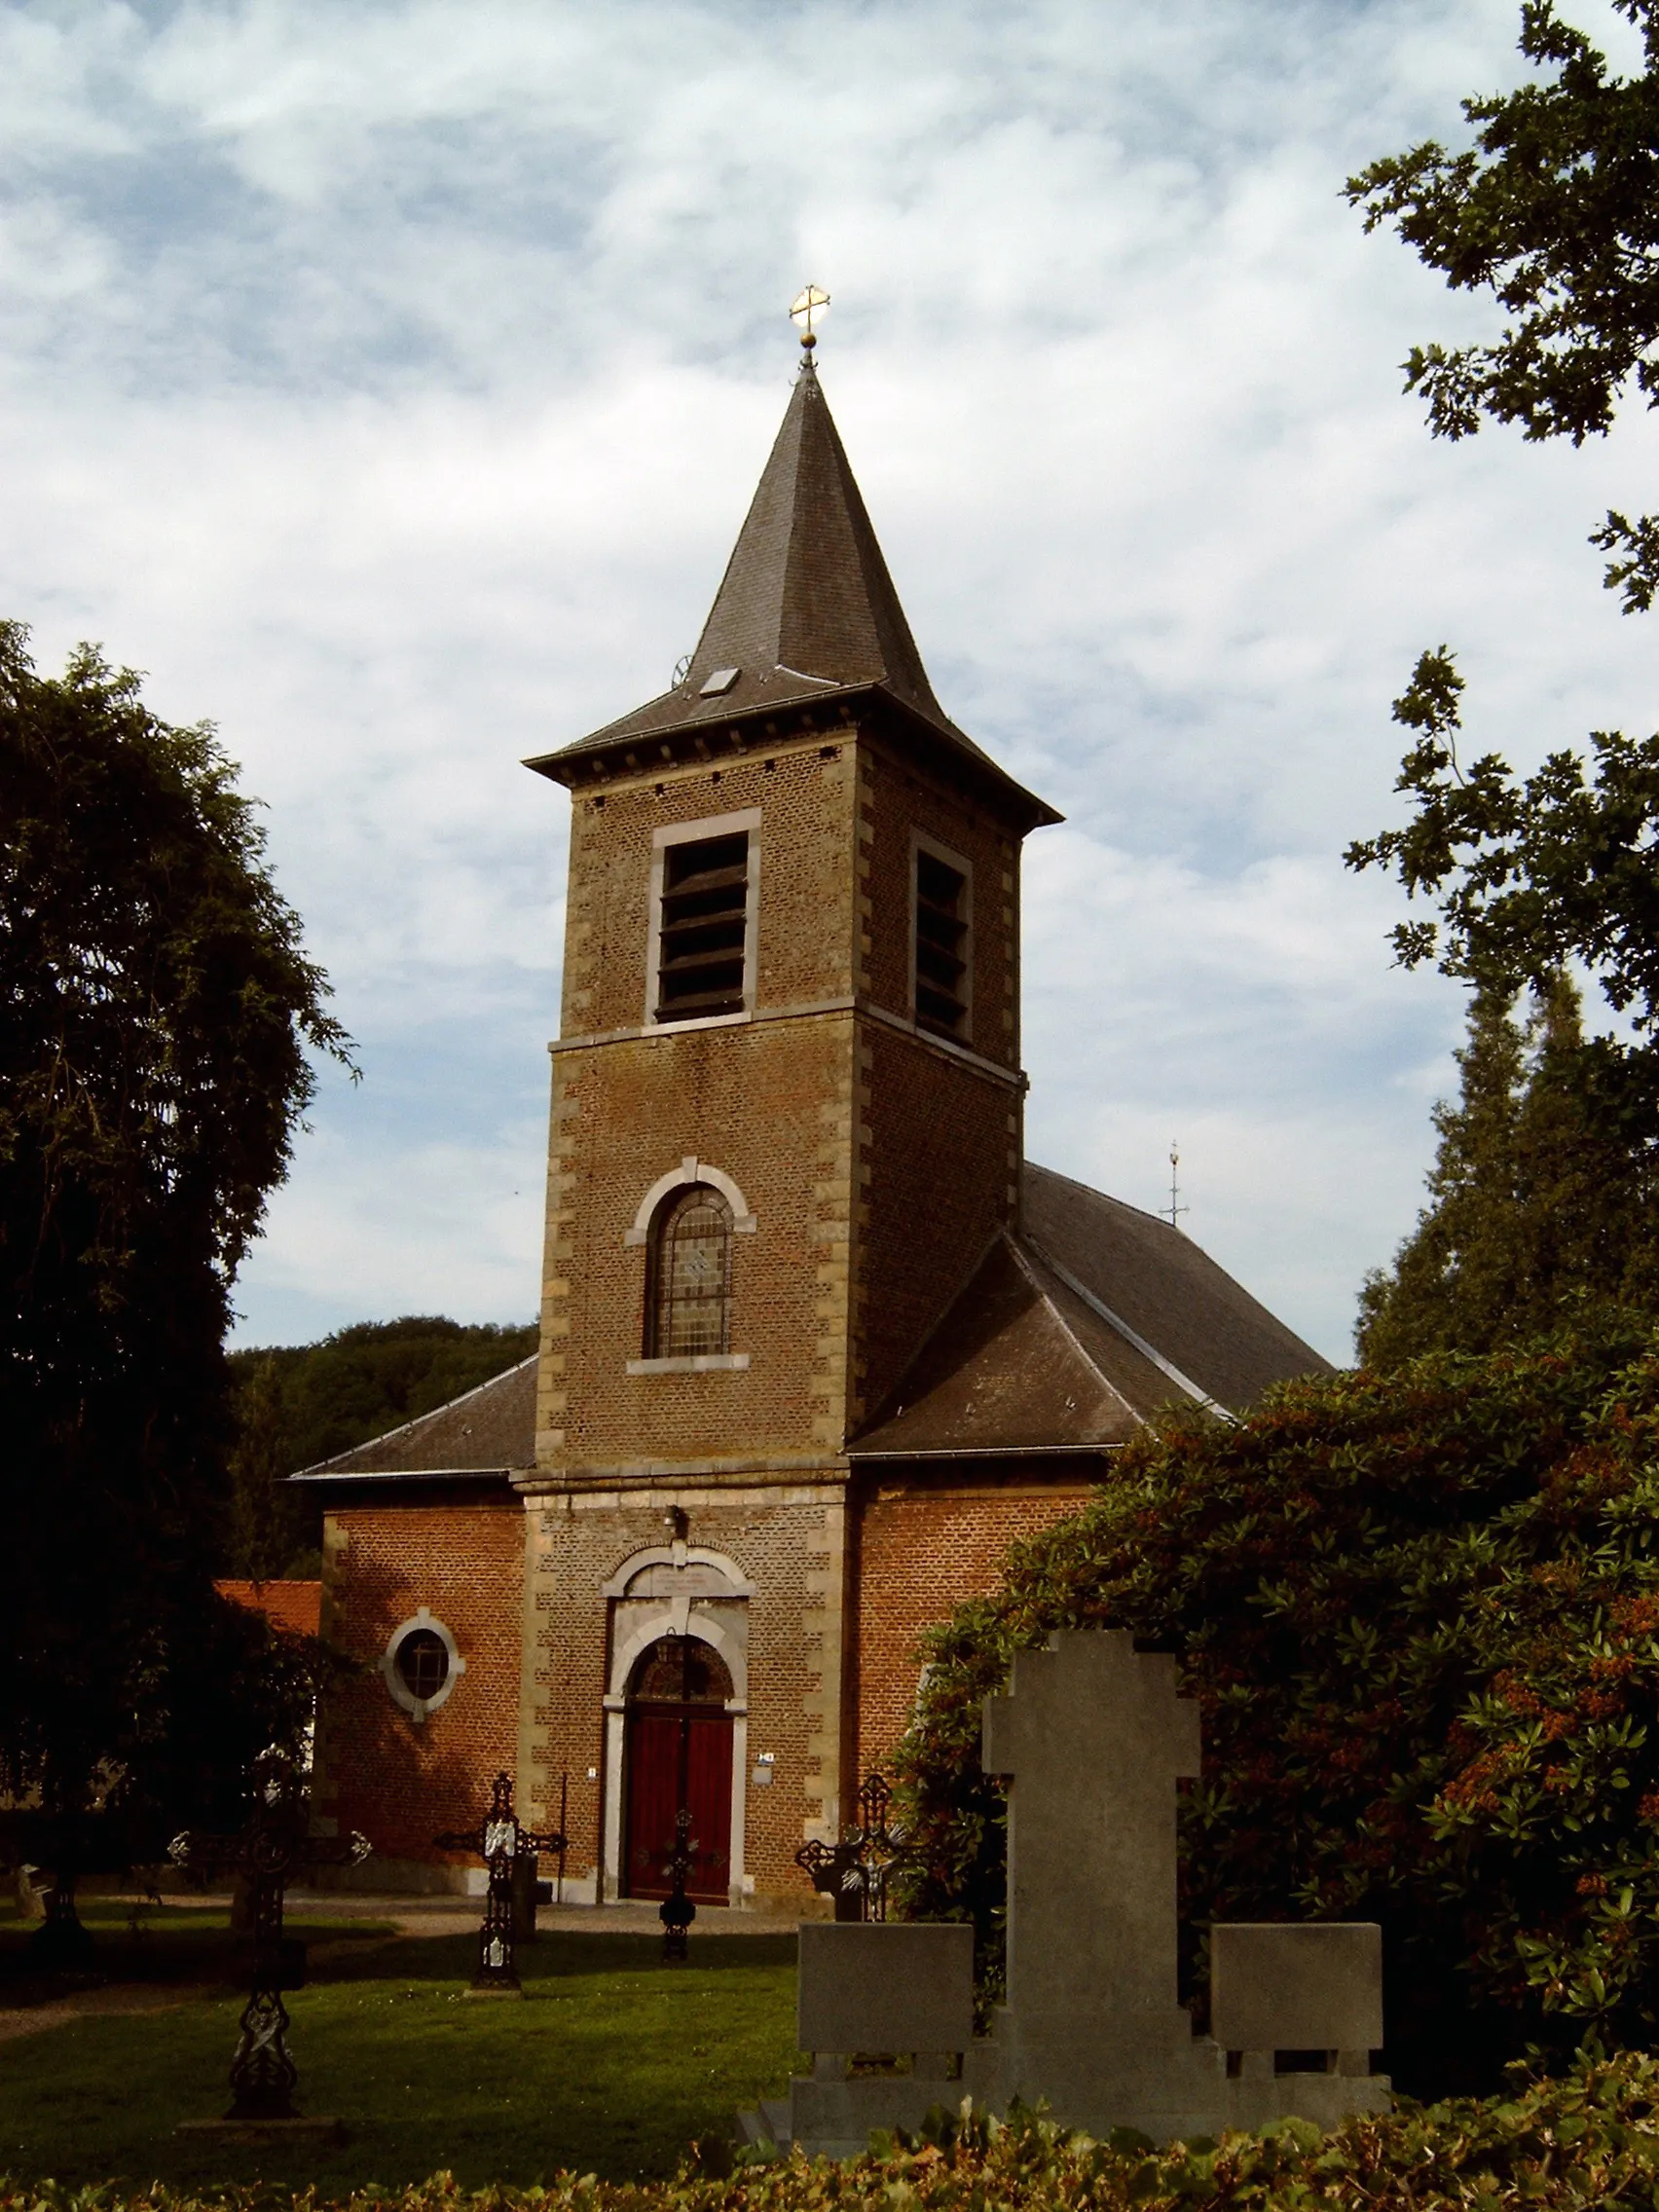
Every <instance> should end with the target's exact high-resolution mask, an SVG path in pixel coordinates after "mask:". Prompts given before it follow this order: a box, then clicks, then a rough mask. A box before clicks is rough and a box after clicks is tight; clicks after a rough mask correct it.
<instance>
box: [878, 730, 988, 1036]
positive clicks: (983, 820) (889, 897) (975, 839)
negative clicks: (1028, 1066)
mask: <svg viewBox="0 0 1659 2212" xmlns="http://www.w3.org/2000/svg"><path fill="white" fill-rule="evenodd" d="M858 773H859V837H860V868H859V874H860V886H859V888H860V893H861V899H862V902H863V903H862V905H861V913H862V914H863V916H864V920H865V929H864V939H863V942H862V943H861V946H860V954H861V961H860V979H859V987H860V989H861V990H863V991H866V992H867V994H868V995H869V997H870V999H871V1000H872V1001H873V1002H874V1004H875V1005H877V1006H879V1007H882V1008H884V1009H886V1011H887V1012H889V1013H891V1014H899V1015H900V1016H901V1017H902V1018H903V1019H904V1020H906V1021H907V1020H909V1019H910V1018H911V1016H912V1014H913V1012H914V1009H913V1007H912V1005H911V1002H910V935H911V929H912V926H913V923H912V908H911V889H912V884H911V867H912V861H911V844H910V832H911V831H912V830H923V831H925V832H926V834H927V835H929V836H930V837H933V838H936V839H937V840H938V842H939V843H940V844H941V845H944V846H946V847H948V848H949V850H950V851H951V852H953V853H959V854H960V855H961V856H962V858H963V859H964V860H965V861H967V862H968V864H969V866H970V869H971V875H972V886H973V890H972V903H971V909H970V916H969V918H970V922H971V925H972V933H973V935H972V944H973V972H974V984H973V992H972V1005H971V1012H970V1021H969V1030H968V1034H967V1035H966V1037H965V1038H964V1040H963V1042H964V1043H965V1044H967V1045H969V1046H971V1047H972V1049H973V1050H974V1051H976V1052H979V1053H982V1054H983V1055H984V1057H985V1058H986V1059H990V1060H996V1061H998V1062H1000V1063H1001V1064H1002V1065H1003V1066H1005V1067H1010V1068H1016V1067H1017V1066H1018V1065H1019V919H1018V917H1019V853H1020V846H1019V839H1018V838H1017V836H1015V835H1014V832H1013V831H1012V830H1010V829H1009V827H1008V825H1007V824H1006V823H1004V822H1001V821H999V820H998V819H997V817H996V816H995V815H994V814H992V813H990V812H989V811H988V810H987V809H986V807H985V805H984V803H983V801H980V800H975V799H972V798H969V797H968V796H966V795H965V794H963V793H957V792H952V791H950V790H948V789H947V788H946V787H944V786H943V785H941V784H940V783H939V782H937V781H936V780H934V779H932V778H930V777H928V776H927V775H925V774H924V773H923V772H922V771H921V770H920V769H918V768H916V767H915V766H913V765H911V764H910V763H908V762H906V761H905V760H903V757H901V756H897V755H896V754H895V753H894V751H893V750H892V749H891V748H890V746H888V745H884V744H881V743H878V742H877V743H872V742H868V741H866V743H864V744H862V745H861V746H860V747H859V749H858Z"/></svg>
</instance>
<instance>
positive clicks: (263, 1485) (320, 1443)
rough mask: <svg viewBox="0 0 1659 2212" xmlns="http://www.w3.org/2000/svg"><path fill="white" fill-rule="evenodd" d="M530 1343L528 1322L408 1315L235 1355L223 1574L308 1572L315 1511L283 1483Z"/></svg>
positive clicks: (491, 1370) (505, 1364) (481, 1376)
mask: <svg viewBox="0 0 1659 2212" xmlns="http://www.w3.org/2000/svg"><path fill="white" fill-rule="evenodd" d="M535 1344H536V1330H535V1323H534V1322H531V1323H528V1324H526V1325H525V1326H523V1327H512V1326H505V1327H501V1326H498V1325H496V1324H495V1323H489V1322H486V1323H470V1324H469V1323H462V1322H460V1321H451V1320H447V1319H446V1318H444V1317H443V1316H442V1315H441V1314H406V1315H405V1316H404V1317H403V1319H402V1320H400V1321H360V1322H357V1323H356V1324H354V1325H353V1326H352V1327H350V1328H348V1329H340V1330H337V1331H336V1332H335V1334H334V1335H333V1336H331V1337H325V1338H324V1339H323V1340H322V1341H321V1343H319V1344H312V1345H283V1346H276V1347H274V1348H266V1349H252V1350H241V1351H234V1352H232V1353H231V1355H230V1364H231V1372H232V1375H233V1378H234V1380H235V1384H236V1395H235V1406H234V1411H235V1416H236V1443H235V1446H234V1448H233V1450H232V1454H231V1490H230V1503H229V1513H228V1516H227V1523H226V1527H225V1533H224V1537H223V1551H222V1554H221V1557H222V1560H223V1571H224V1572H225V1573H227V1574H237V1575H253V1576H265V1575H274V1574H314V1573H315V1572H316V1571H317V1568H318V1564H319V1555H318V1553H317V1549H316V1547H317V1545H318V1543H319V1541H320V1534H319V1530H318V1513H319V1508H318V1507H317V1505H316V1503H315V1501H314V1500H313V1499H310V1498H307V1497H306V1496H305V1495H304V1494H303V1493H296V1492H293V1491H290V1490H287V1489H286V1488H285V1487H284V1485H285V1481H286V1478H287V1477H288V1476H289V1475H291V1474H292V1473H294V1471H295V1470H296V1469H297V1468H300V1467H310V1466H314V1465H315V1464H316V1462H317V1461H318V1460H319V1459H329V1458H332V1457H333V1456H334V1455H335V1454H336V1453H337V1452H346V1451H349V1450H350V1447H351V1446H352V1445H353V1444H364V1443H367V1442H368V1440H369V1438H370V1437H373V1436H380V1435H382V1434H383V1433H384V1432H385V1431H386V1430H387V1429H388V1428H395V1427H396V1426H397V1425H398V1423H399V1422H400V1421H406V1420H414V1419H416V1418H417V1417H418V1416H419V1415H421V1414H424V1413H430V1412H431V1411H432V1409H433V1408H434V1407H435V1406H441V1405H445V1404H447V1403H448V1402H449V1400H450V1399H451V1398H459V1397H460V1396H461V1393H462V1392H463V1391H465V1390H473V1389H476V1388H477V1387H478V1385H479V1384H480V1383H488V1382H489V1381H490V1379H491V1377H492V1376H496V1375H499V1374H501V1373H502V1372H503V1371H504V1370H505V1369H507V1368H509V1367H513V1366H516V1365H517V1364H518V1362H519V1361H520V1360H523V1359H528V1358H529V1357H530V1355H531V1353H532V1352H533V1351H534V1350H535Z"/></svg>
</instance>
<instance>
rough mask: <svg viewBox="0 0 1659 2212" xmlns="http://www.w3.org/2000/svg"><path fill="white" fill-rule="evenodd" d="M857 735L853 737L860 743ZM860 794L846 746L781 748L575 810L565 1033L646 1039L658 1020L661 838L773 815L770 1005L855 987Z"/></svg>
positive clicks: (766, 884)
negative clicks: (655, 923) (653, 986)
mask: <svg viewBox="0 0 1659 2212" xmlns="http://www.w3.org/2000/svg"><path fill="white" fill-rule="evenodd" d="M850 735H851V733H850V732H849V733H848V736H849V737H850ZM853 790H854V768H853V760H852V756H851V751H850V747H849V745H848V744H847V743H845V742H841V741H831V742H826V743H820V742H818V741H816V740H809V741H806V742H804V743H802V742H799V741H796V742H794V743H793V744H780V745H779V746H778V747H777V749H776V750H775V751H768V752H766V753H763V754H761V755H760V756H759V757H755V756H753V755H750V756H743V757H740V758H738V759H735V760H727V761H722V762H721V763H720V764H719V765H718V766H716V765H711V766H709V767H708V768H699V769H685V768H679V769H672V770H666V771H665V773H664V776H663V779H662V780H661V781H660V782H659V781H656V780H654V779H649V778H645V777H639V776H635V777H631V778H627V779H624V780H619V781H617V782H615V783H613V784H608V786H607V788H606V789H605V790H604V791H602V792H597V793H588V792H586V791H583V792H581V793H577V794H576V795H575V796H574V797H573V798H572V800H571V868H570V889H569V896H568V900H567V904H566V920H565V1003H564V1031H563V1033H564V1034H565V1035H566V1036H567V1037H589V1036H594V1035H596V1034H606V1033H608V1032H610V1031H613V1030H618V1029H638V1028H639V1027H640V1026H641V1024H642V1023H643V1022H645V1020H646V1018H647V1016H646V1012H645V959H646V950H647V942H646V940H647V935H648V932H649V929H650V926H651V916H650V910H649V909H650V872H651V852H652V843H651V839H652V832H653V830H659V829H666V828H670V827H673V826H677V825H679V824H681V823H686V822H699V821H702V820H704V819H706V818H712V817H715V816H719V815H722V814H736V813H740V812H745V811H747V810H748V809H750V808H753V807H758V808H759V809H760V816H761V824H760V830H759V831H758V837H759V845H760V890H759V904H758V920H759V940H758V954H759V975H758V977H757V992H756V1005H757V1006H759V1007H764V1008H772V1009H775V1008H779V1007H789V1006H798V1005H803V1004H812V1003H814V1002H816V1001H818V1000H821V999H826V998H834V997H845V996H846V995H847V993H848V992H849V991H850V990H851V988H852V957H853V929H854V923H853V905H852V902H853V860H852V854H853V822H852V816H853Z"/></svg>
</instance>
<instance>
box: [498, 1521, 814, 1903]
mask: <svg viewBox="0 0 1659 2212" xmlns="http://www.w3.org/2000/svg"><path fill="white" fill-rule="evenodd" d="M675 1496H676V1499H677V1501H678V1502H679V1503H680V1505H681V1509H682V1511H683V1512H685V1513H686V1514H687V1516H688V1519H689V1522H690V1540H691V1542H692V1543H693V1544H695V1545H697V1546H699V1547H705V1548H707V1549H709V1550H712V1551H716V1552H719V1553H721V1554H722V1555H724V1556H725V1557H726V1558H728V1559H729V1560H730V1561H731V1562H732V1564H733V1565H734V1567H736V1568H737V1570H738V1572H739V1574H740V1575H741V1576H742V1578H743V1579H744V1580H745V1581H748V1582H752V1583H753V1584H754V1585H755V1595H754V1597H753V1598H752V1599H750V1600H749V1601H748V1604H747V1607H746V1610H747V1616H748V1618H747V1633H748V1646H749V1649H748V1662H749V1701H748V1702H749V1712H748V1718H749V1733H748V1741H749V1762H750V1766H751V1767H753V1765H754V1763H755V1762H756V1754H757V1753H758V1752H759V1751H771V1752H772V1753H773V1754H774V1762H773V1767H774V1775H775V1781H774V1783H773V1784H772V1786H771V1787H769V1788H765V1789H756V1788H750V1787H748V1786H747V1785H746V1800H747V1816H746V1828H747V1836H746V1841H745V1845H744V1860H745V1866H746V1870H747V1872H749V1873H750V1874H751V1875H752V1876H753V1877H754V1881H755V1887H756V1891H758V1892H760V1893H762V1894H767V1895H779V1894H788V1893H792V1892H793V1893H795V1894H801V1893H804V1892H806V1891H807V1888H808V1885H807V1884H806V1882H805V1880H804V1878H803V1876H802V1875H801V1873H800V1871H799V1869H798V1868H797V1867H796V1866H795V1864H794V1854H795V1852H796V1851H797V1850H798V1849H799V1848H800V1845H801V1843H802V1842H803V1840H804V1837H805V1830H804V1826H803V1812H802V1808H803V1805H804V1804H805V1803H806V1802H807V1801H808V1799H809V1797H813V1796H816V1794H817V1792H816V1790H815V1788H814V1785H817V1784H819V1783H821V1781H822V1768H823V1760H824V1751H825V1745H824V1743H823V1740H822V1734H821V1731H820V1730H819V1729H817V1728H815V1726H814V1725H813V1722H812V1718H811V1716H810V1715H809V1714H808V1712H807V1706H808V1701H809V1698H810V1696H811V1693H812V1691H813V1689H814V1688H815V1687H816V1686H818V1684H819V1683H820V1682H821V1679H822V1677H823V1672H824V1665H823V1641H822V1631H821V1630H820V1631H816V1632H815V1631H814V1630H813V1629H812V1628H811V1627H810V1626H808V1625H807V1624H808V1617H809V1615H811V1614H812V1612H813V1611H814V1604H813V1597H812V1593H811V1592H810V1591H809V1588H808V1576H809V1574H810V1573H811V1572H812V1570H813V1568H814V1567H815V1566H820V1567H821V1566H822V1563H823V1562H824V1560H825V1559H826V1558H827V1556H828V1553H827V1537H826V1507H825V1505H824V1504H823V1503H821V1502H818V1501H816V1500H807V1499H805V1498H801V1497H798V1496H797V1497H795V1498H794V1499H793V1501H792V1493H790V1492H788V1491H786V1490H783V1489H778V1490H759V1491H756V1492H752V1493H737V1494H735V1495H727V1494H723V1493H719V1492H713V1493H700V1492H697V1491H694V1490H684V1491H680V1492H677V1493H675ZM535 1518H536V1524H537V1526H536V1532H535V1547H536V1548H535V1558H536V1568H535V1584H536V1588H535V1601H536V1602H535V1631H534V1634H535V1646H536V1662H535V1690H534V1728H535V1747H534V1757H535V1770H536V1779H535V1782H534V1783H533V1784H532V1796H533V1801H534V1802H535V1804H536V1806H537V1807H538V1809H539V1811H540V1813H541V1814H543V1815H544V1816H545V1817H546V1818H548V1819H551V1818H553V1817H554V1816H555V1815H556V1814H557V1812H558V1807H559V1797H560V1780H561V1776H565V1777H568V1779H569V1808H570V1810H569V1825H568V1827H567V1833H568V1834H569V1836H570V1838H571V1860H570V1870H571V1874H572V1875H574V1876H580V1875H583V1874H588V1873H591V1872H592V1871H593V1869H594V1868H595V1866H596V1865H597V1864H599V1863H600V1862H601V1858H602V1841H603V1834H604V1806H603V1803H602V1795H601V1792H602V1783H603V1778H604V1776H605V1769H606V1758H605V1749H606V1747H605V1727H606V1723H605V1714H604V1711H603V1705H602V1701H603V1699H604V1697H605V1694H606V1692H607V1689H608V1687H609V1683H608V1676H609V1671H610V1666H611V1656H612V1652H611V1620H610V1604H609V1602H608V1600H607V1599H606V1598H605V1596H604V1595H603V1591H604V1586H605V1584H606V1583H607V1582H608V1581H609V1580H610V1579H611V1578H612V1577H613V1576H615V1575H616V1574H617V1573H618V1571H619V1570H620V1569H621V1568H622V1567H623V1566H624V1565H625V1563H626V1562H627V1561H628V1560H629V1559H630V1558H631V1557H632V1556H633V1555H634V1554H635V1553H637V1552H641V1551H646V1550H649V1549H651V1548H653V1547H657V1546H661V1545H662V1544H663V1542H664V1526H663V1520H664V1504H663V1501H662V1500H661V1499H659V1498H658V1497H656V1496H654V1495H637V1496H635V1497H630V1498H625V1499H618V1500H615V1501H610V1500H602V1499H600V1498H596V1497H592V1496H587V1495H582V1496H569V1497H561V1498H558V1499H553V1500H542V1501H538V1502H537V1505H536V1507H535ZM835 1694H836V1701H837V1702H838V1684H837V1687H836V1693H835ZM838 1748H839V1747H838V1745H836V1746H834V1747H833V1749H834V1750H836V1751H838ZM590 1767H591V1768H596V1769H597V1770H598V1775H599V1778H600V1779H599V1780H593V1781H590V1780H589V1778H588V1770H589V1768H590Z"/></svg>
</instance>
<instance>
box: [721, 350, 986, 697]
mask: <svg viewBox="0 0 1659 2212" xmlns="http://www.w3.org/2000/svg"><path fill="white" fill-rule="evenodd" d="M719 669H736V670H738V671H739V672H740V676H741V674H742V673H745V672H746V673H748V674H750V675H751V676H758V675H760V674H762V673H765V674H770V673H772V672H773V671H781V672H783V673H784V674H785V675H786V676H791V675H793V676H804V677H816V678H818V679H819V680H820V682H825V683H832V684H837V685H839V684H855V683H880V684H883V685H885V686H886V688H887V689H888V690H890V691H892V692H893V693H894V694H895V695H896V696H897V697H899V698H900V699H902V700H903V702H904V703H905V705H906V706H909V707H914V708H915V709H917V710H918V711H919V712H920V713H922V714H924V715H926V716H927V717H928V718H929V719H930V720H934V721H940V722H942V721H943V720H944V716H943V713H942V711H941V709H940V704H939V701H938V700H937V699H936V698H935V697H934V692H933V685H932V684H931V683H930V682H928V678H927V671H926V670H925V669H924V668H923V666H922V656H921V655H920V653H918V652H917V650H916V643H915V640H914V639H913V638H912V637H911V635H910V625H909V623H908V622H906V621H905V619H904V610H903V608H902V607H901V606H900V604H899V594H898V593H897V592H896V591H895V590H894V588H893V579H892V577H891V576H890V575H889V574H888V572H887V563H886V562H885V561H884V560H883V559H882V557H881V547H880V546H879V545H878V544H877V543H876V538H875V532H874V530H873V529H872V528H871V527H870V520H869V515H868V513H867V512H866V508H865V503H864V499H863V498H862V496H861V494H860V492H859V488H858V484H857V483H856V481H855V480H854V477H853V471H852V468H851V465H850V464H849V462H848V460H847V455H846V449H845V448H844V447H843V446H842V444H841V440H840V435H839V433H838V432H837V430H836V428H835V422H834V418H833V417H832V416H831V414H830V403H829V401H828V400H827V399H826V398H825V396H824V391H823V387H821V385H820V384H819V381H818V373H817V369H816V367H815V365H814V363H813V359H812V356H811V354H810V353H809V354H808V355H807V356H806V358H805V360H804V361H803V363H802V365H801V372H800V375H799V377H798V378H797V379H796V380H795V385H794V389H793V392H792V393H791V395H790V403H789V407H788V409H787V411H786V413H785V415H784V421H783V426H782V428H781V429H780V430H779V432H778V436H777V440H776V443H775V444H774V445H773V447H772V452H771V458H770V459H769V460H768V461H767V463H766V466H765V468H764V470H763V471H762V472H761V477H760V482H759V484H758V486H757V487H756V493H755V498H754V499H753V500H752V501H751V503H750V508H749V513H748V515H747V517H746V518H745V520H744V525H743V528H742V530H741V531H740V532H739V534H738V539H737V543H736V545H735V546H734V548H733V549H732V556H731V559H730V560H729V561H728V562H727V564H726V571H725V575H724V576H723V578H722V579H721V582H720V588H719V592H718V593H717V594H716V597H715V604H714V606H713V608H711V609H710V613H709V619H708V620H707V622H706V623H705V624H704V625H703V634H702V636H701V637H700V638H699V639H698V641H697V649H696V651H695V652H694V653H693V654H692V656H691V666H690V669H689V670H688V672H687V674H686V678H685V688H686V689H687V690H688V691H689V692H690V693H691V694H692V695H693V696H696V695H698V694H699V693H700V692H701V689H702V686H703V684H704V683H705V682H708V680H709V679H710V677H712V676H713V675H714V674H715V672H716V671H717V670H719Z"/></svg>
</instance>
